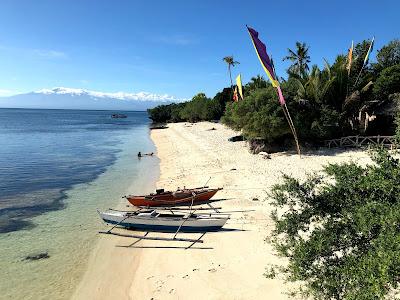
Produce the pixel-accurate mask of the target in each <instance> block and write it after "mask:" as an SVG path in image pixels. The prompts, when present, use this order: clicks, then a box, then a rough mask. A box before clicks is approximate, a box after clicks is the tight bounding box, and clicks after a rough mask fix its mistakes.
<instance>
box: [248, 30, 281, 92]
mask: <svg viewBox="0 0 400 300" xmlns="http://www.w3.org/2000/svg"><path fill="white" fill-rule="evenodd" d="M246 27H247V30H248V32H249V34H250V37H251V41H252V42H253V46H254V49H255V50H256V53H257V56H258V59H259V60H260V62H261V65H262V66H263V68H264V71H265V73H267V76H268V78H269V80H271V83H272V86H273V87H278V86H279V82H278V80H277V79H276V75H275V72H274V68H273V66H272V62H271V59H270V58H269V56H268V54H267V47H265V44H264V43H263V42H261V41H260V40H259V38H258V32H257V31H255V30H254V29H253V28H250V27H248V26H247V25H246Z"/></svg>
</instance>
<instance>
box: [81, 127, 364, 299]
mask: <svg viewBox="0 0 400 300" xmlns="http://www.w3.org/2000/svg"><path fill="white" fill-rule="evenodd" d="M168 127H169V128H167V129H162V130H152V131H151V133H150V136H151V139H152V141H153V142H154V144H155V146H156V154H157V157H158V158H159V160H160V164H159V172H160V173H159V178H158V180H157V183H156V187H158V188H165V189H169V190H174V189H176V188H177V187H183V186H187V187H193V186H201V185H202V184H204V182H206V181H207V179H208V178H209V177H211V180H210V182H209V183H208V185H209V186H211V187H223V188H224V189H223V190H222V191H220V192H218V194H217V195H216V196H214V199H224V201H220V202H216V203H214V205H216V206H220V207H222V210H224V211H228V210H229V211H232V210H249V211H248V212H242V213H233V214H232V215H231V219H230V220H229V221H228V223H227V224H226V225H225V227H224V228H225V229H228V230H225V231H221V232H215V233H207V234H206V235H205V236H204V238H203V240H204V244H198V245H196V247H194V248H193V249H190V250H183V249H181V248H180V247H184V246H186V245H182V243H179V242H168V244H165V242H158V241H141V242H140V243H138V244H137V245H135V246H138V247H136V248H134V247H130V248H121V247H117V246H118V245H127V244H129V243H131V241H129V240H127V239H124V238H120V237H111V236H104V237H100V238H99V242H98V244H97V245H96V248H95V249H94V250H93V253H92V255H91V259H90V260H89V262H88V266H87V267H88V270H87V272H86V273H85V276H84V278H83V279H82V281H81V283H80V285H79V287H78V288H77V290H76V291H75V293H74V296H73V299H108V298H110V297H117V298H118V299H150V298H152V299H177V298H178V299H180V298H181V299H185V298H187V296H188V295H191V298H192V299H201V298H207V299H227V298H228V299H259V298H262V297H265V296H268V298H271V299H287V298H288V296H287V294H286V293H287V292H289V291H290V288H291V287H292V285H289V284H285V283H284V282H283V281H282V280H278V279H267V278H265V277H264V276H263V274H264V272H265V268H266V267H268V266H269V265H270V264H275V263H278V264H281V263H284V260H283V259H281V258H279V257H277V256H275V255H274V251H273V249H272V247H271V245H269V244H268V243H266V242H265V238H266V237H267V236H268V234H269V233H270V232H271V226H273V223H272V220H271V219H270V213H271V211H272V208H271V206H270V205H269V202H270V199H269V198H268V195H267V193H268V191H269V189H270V187H271V186H272V185H274V184H276V183H278V182H279V181H280V178H281V176H282V173H286V174H288V175H292V176H295V177H297V178H305V176H306V174H307V173H310V172H313V171H319V170H321V168H322V166H323V165H326V164H328V163H335V162H345V161H350V160H355V161H358V162H360V163H361V164H365V163H368V162H369V158H368V156H367V155H366V153H365V152H362V151H347V152H343V151H335V150H322V151H314V152H307V153H305V155H304V156H303V158H301V159H300V158H298V157H297V155H292V154H288V153H275V154H272V155H271V160H267V159H263V158H262V157H261V156H259V155H252V154H250V153H249V152H248V150H247V147H246V145H245V142H235V143H231V142H228V141H227V139H228V138H229V137H231V136H234V135H236V134H237V133H236V132H234V131H233V130H231V129H228V128H226V127H224V126H223V125H221V124H215V123H208V122H201V123H196V124H186V123H177V124H169V125H168ZM213 127H214V128H215V130H211V128H213ZM157 235H159V234H157ZM166 235H167V234H166ZM184 236H185V237H194V235H189V234H185V235H184V234H183V233H182V237H184Z"/></svg>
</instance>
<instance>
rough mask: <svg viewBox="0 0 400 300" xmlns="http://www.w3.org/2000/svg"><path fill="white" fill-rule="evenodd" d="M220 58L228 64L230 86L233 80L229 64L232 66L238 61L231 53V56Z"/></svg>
mask: <svg viewBox="0 0 400 300" xmlns="http://www.w3.org/2000/svg"><path fill="white" fill-rule="evenodd" d="M222 60H223V61H224V62H226V63H227V64H228V71H229V78H230V79H231V87H232V86H233V81H232V73H231V66H232V67H234V66H235V65H238V64H240V62H238V61H235V60H234V59H233V55H232V56H226V57H224V58H223V59H222Z"/></svg>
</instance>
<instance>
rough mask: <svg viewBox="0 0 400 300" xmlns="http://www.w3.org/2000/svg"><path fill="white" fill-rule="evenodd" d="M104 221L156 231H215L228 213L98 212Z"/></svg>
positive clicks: (221, 224)
mask: <svg viewBox="0 0 400 300" xmlns="http://www.w3.org/2000/svg"><path fill="white" fill-rule="evenodd" d="M99 214H100V217H101V218H102V219H103V221H104V222H106V223H109V224H114V225H118V226H122V227H126V228H131V229H137V230H142V231H157V232H176V231H178V230H179V231H181V232H208V231H217V230H219V229H221V228H222V226H224V225H225V223H226V221H227V220H228V219H229V215H228V214H220V213H218V214H212V213H204V214H193V213H186V214H183V213H180V214H179V213H165V212H160V211H157V210H138V211H132V212H126V211H125V212H124V211H116V210H109V211H106V212H99Z"/></svg>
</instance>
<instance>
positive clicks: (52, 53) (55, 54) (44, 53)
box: [33, 49, 67, 58]
mask: <svg viewBox="0 0 400 300" xmlns="http://www.w3.org/2000/svg"><path fill="white" fill-rule="evenodd" d="M33 53H34V54H35V55H38V56H40V57H43V58H67V54H65V53H64V52H61V51H56V50H45V49H34V50H33Z"/></svg>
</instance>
